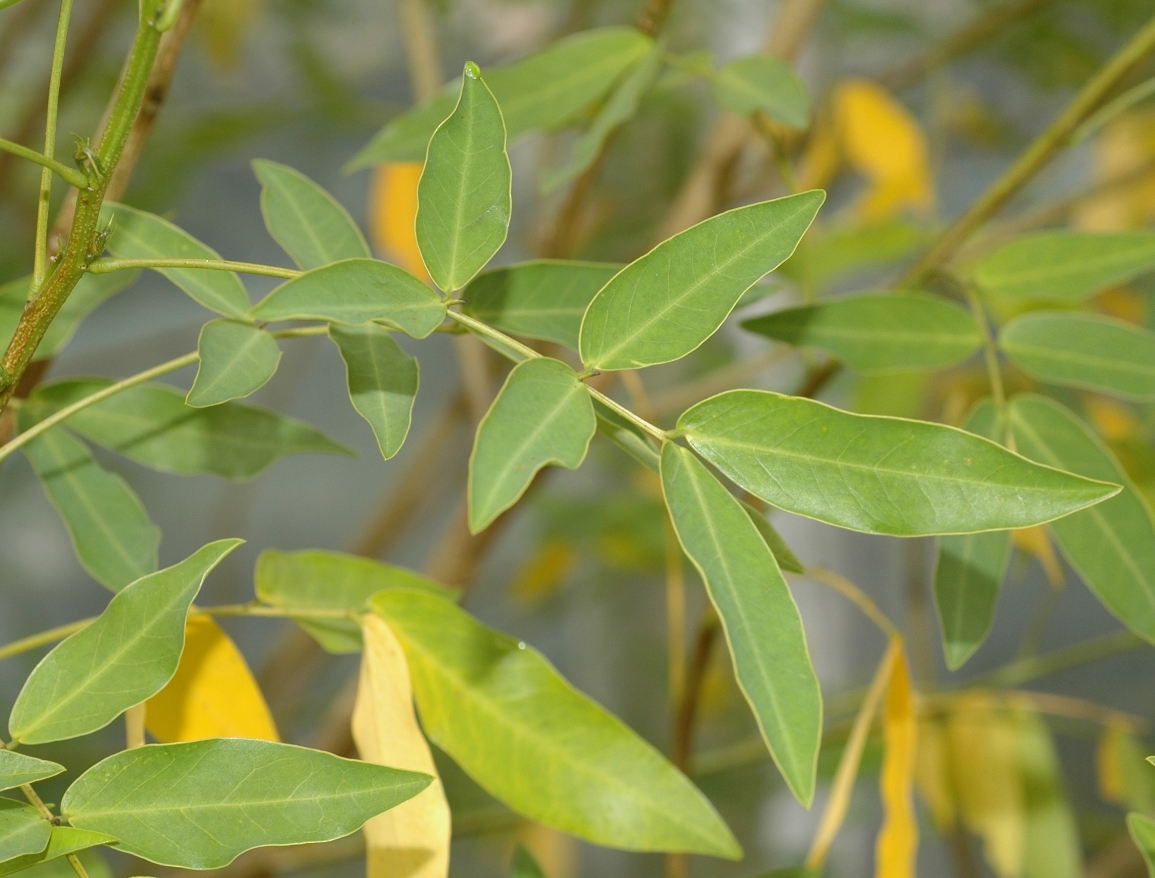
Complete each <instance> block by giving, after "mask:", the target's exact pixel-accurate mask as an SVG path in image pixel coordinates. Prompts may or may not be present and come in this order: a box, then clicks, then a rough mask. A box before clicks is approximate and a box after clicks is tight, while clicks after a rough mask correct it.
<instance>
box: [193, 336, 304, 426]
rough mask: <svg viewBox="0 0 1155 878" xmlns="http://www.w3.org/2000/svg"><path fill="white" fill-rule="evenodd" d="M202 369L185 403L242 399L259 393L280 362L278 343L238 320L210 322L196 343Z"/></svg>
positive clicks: (199, 370)
mask: <svg viewBox="0 0 1155 878" xmlns="http://www.w3.org/2000/svg"><path fill="white" fill-rule="evenodd" d="M197 352H198V353H199V354H200V358H201V359H200V367H199V368H198V369H197V377H196V380H195V381H194V382H193V386H192V390H190V391H189V392H188V396H186V397H185V402H186V403H188V404H189V405H191V406H195V407H197V408H203V407H205V406H211V405H220V404H221V403H222V402H228V401H229V400H230V399H241V398H243V397H246V396H248V395H249V394H250V393H254V392H256V391H257V390H260V389H261V388H262V387H264V386H265V384H267V383H268V381H269V379H270V378H272V377H273V374H274V373H275V372H276V371H277V366H278V365H279V364H280V362H281V349H280V348H279V347H277V340H276V339H275V338H273V337H272V336H271V335H269V333H267V332H265V331H264V330H263V329H258V328H257V327H255V326H253V325H252V324H251V323H243V322H241V321H239V320H210V321H209V322H208V323H206V324H205V325H204V326H202V327H201V335H200V341H199V342H198V343H197Z"/></svg>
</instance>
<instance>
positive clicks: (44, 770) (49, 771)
mask: <svg viewBox="0 0 1155 878" xmlns="http://www.w3.org/2000/svg"><path fill="white" fill-rule="evenodd" d="M62 771H64V766H63V765H57V764H56V763H55V762H48V761H47V760H44V759H36V758H34V757H32V756H25V755H24V754H23V753H14V752H13V751H11V750H0V790H11V789H15V788H16V787H19V786H23V785H24V784H26V783H36V781H38V780H44V779H45V778H49V777H56V775H58V774H60V773H61V772H62Z"/></svg>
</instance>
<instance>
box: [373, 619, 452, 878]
mask: <svg viewBox="0 0 1155 878" xmlns="http://www.w3.org/2000/svg"><path fill="white" fill-rule="evenodd" d="M361 633H362V635H363V637H364V641H365V651H364V653H363V655H362V659H361V679H360V683H359V685H358V689H357V704H356V706H355V707H354V708H353V740H354V741H355V742H356V744H357V751H358V752H359V753H360V754H361V758H362V759H363V760H365V761H366V762H375V763H377V764H378V765H388V766H390V767H391V768H404V769H408V770H410V771H423V772H425V773H426V774H431V775H433V776H434V778H435V779H434V781H433V783H431V784H430V785H429V786H428V787H426V788H425V789H424V790H422V791H421V792H420V793H418V794H417V795H416V796H414V797H413V798H412V799H410V800H409V801H407V802H404V803H402V804H400V805H398V806H397V807H395V808H393V809H392V810H389V811H386V812H385V813H384V814H380V815H378V816H377V817H374V818H373V819H372V820H370V821H369V822H368V823H366V824H365V844H366V846H367V848H368V852H367V857H368V864H367V868H368V878H446V876H447V875H448V874H449V835H450V816H449V804H448V803H447V802H446V800H445V790H444V789H443V787H442V786H441V779H440V778H439V777H437V769H436V767H435V766H434V764H433V754H432V753H431V752H430V750H429V744H428V743H426V741H425V736H424V735H423V734H422V733H421V729H420V727H419V726H418V725H417V715H416V713H415V712H414V709H413V689H412V685H411V684H410V682H409V666H408V664H407V663H406V661H405V653H404V652H402V650H401V644H399V643H398V642H397V638H396V637H395V636H394V635H393V632H392V631H391V630H390V629H389V626H388V625H387V624H386V623H385V622H384V620H382V619H381V618H380V617H379V616H373V615H370V616H366V617H365V620H364V622H363V623H362V626H361Z"/></svg>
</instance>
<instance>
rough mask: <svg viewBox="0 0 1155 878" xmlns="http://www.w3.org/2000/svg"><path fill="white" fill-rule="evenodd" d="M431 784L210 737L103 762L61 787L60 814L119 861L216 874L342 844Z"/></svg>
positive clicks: (302, 752) (276, 747) (296, 751)
mask: <svg viewBox="0 0 1155 878" xmlns="http://www.w3.org/2000/svg"><path fill="white" fill-rule="evenodd" d="M429 782H430V778H429V776H428V775H424V774H417V773H415V772H411V771H399V770H397V769H395V768H385V767H384V766H381V765H369V764H368V763H365V762H358V761H356V760H353V759H342V758H341V757H339V756H334V755H332V754H331V753H323V752H321V751H319V750H308V749H306V748H304V747H294V746H291V745H289V744H274V743H272V742H270V741H252V740H247V739H244V738H215V739H213V740H210V741H194V742H191V743H184V744H153V745H151V746H147V747H138V748H136V749H135V750H125V751H123V752H120V753H117V754H116V755H114V756H110V757H109V758H108V759H105V760H104V761H103V762H98V763H97V764H96V765H94V766H93V767H92V768H90V769H88V771H86V772H85V773H84V774H82V775H81V776H80V777H79V778H78V779H77V781H76V783H74V784H73V785H72V786H71V787H69V788H68V792H66V793H65V794H64V800H63V801H62V802H61V803H60V810H61V813H63V815H64V816H65V818H67V819H68V821H69V822H70V823H71V824H72V825H73V826H76V827H79V828H81V829H92V830H96V831H97V832H107V833H109V834H110V835H113V836H115V837H116V838H117V839H119V842H118V844H117V849H118V850H122V851H125V852H126V853H129V854H135V855H136V856H138V857H143V858H144V859H146V860H150V861H151V862H154V863H159V864H161V865H164V866H176V867H178V868H182V869H219V868H220V867H222V866H227V865H228V864H229V863H231V862H232V861H233V860H234V859H235V858H236V857H237V856H238V855H239V854H242V853H244V852H245V851H247V850H251V849H252V848H255V847H261V846H264V845H287V844H306V843H309V842H318V841H330V840H332V839H335V838H341V837H342V836H345V835H348V834H349V833H351V832H355V831H356V830H357V829H359V828H360V827H361V826H362V825H363V824H364V823H365V821H366V820H368V819H369V818H370V817H374V816H376V815H377V814H380V813H381V812H382V811H387V810H388V809H389V808H392V807H394V806H395V805H398V804H400V803H401V802H404V801H405V800H406V799H409V798H412V797H413V796H415V795H417V793H419V792H421V790H423V789H425V787H426V786H428V785H429Z"/></svg>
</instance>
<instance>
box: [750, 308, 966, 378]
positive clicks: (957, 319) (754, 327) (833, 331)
mask: <svg viewBox="0 0 1155 878" xmlns="http://www.w3.org/2000/svg"><path fill="white" fill-rule="evenodd" d="M742 328H743V329H748V330H750V332H756V333H758V334H759V335H765V336H767V337H768V338H773V339H777V340H778V341H784V342H786V343H787V344H792V345H796V346H798V347H816V348H822V349H823V350H827V351H830V352H831V353H833V354H834V355H835V356H836V357H838V358H839V359H840V360H842V361H843V362H844V363H846V365H848V366H849V367H850V368H852V369H854V370H856V371H858V372H877V371H885V370H891V369H939V368H942V367H944V366H952V365H954V364H955V363H959V362H962V361H963V360H965V359H966V358H967V357H969V356H970V355H971V354H973V353H974V352H975V351H976V350H978V348H979V345H981V344H982V342H983V334H982V330H981V329H980V328H979V326H978V324H977V323H975V321H974V318H972V317H971V315H970V314H968V313H967V312H966V311H964V310H963V309H962V308H960V307H959V306H958V305H955V304H953V303H951V302H948V301H946V300H945V299H940V298H937V297H934V296H923V295H864V296H847V297H846V298H842V299H833V300H831V301H828V302H822V303H820V304H818V305H806V306H803V307H801V308H789V309H787V310H785V311H776V312H774V313H773V314H767V315H765V316H763V317H755V318H754V319H752V320H746V321H743V323H742Z"/></svg>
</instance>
